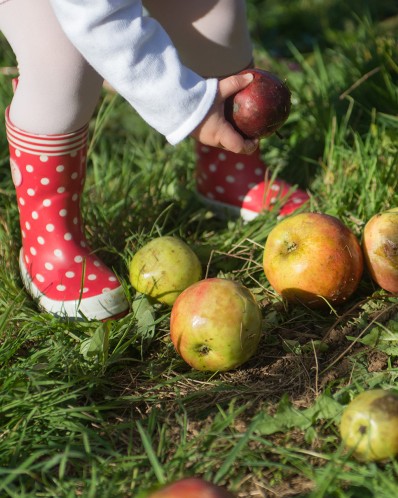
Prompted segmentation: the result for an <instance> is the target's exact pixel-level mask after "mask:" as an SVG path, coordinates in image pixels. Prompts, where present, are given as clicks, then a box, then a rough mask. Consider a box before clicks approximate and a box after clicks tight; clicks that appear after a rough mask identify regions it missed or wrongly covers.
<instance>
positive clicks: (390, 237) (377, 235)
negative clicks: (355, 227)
mask: <svg viewBox="0 0 398 498" xmlns="http://www.w3.org/2000/svg"><path fill="white" fill-rule="evenodd" d="M362 248H363V253H364V256H365V264H366V267H367V269H368V270H369V273H370V275H371V277H372V278H373V280H374V281H375V282H376V283H377V284H378V285H379V286H380V287H381V288H382V289H384V290H386V291H388V292H392V293H394V294H396V293H398V207H396V208H392V209H389V210H388V211H383V212H382V213H378V214H375V215H374V216H373V217H372V218H370V220H369V221H368V222H367V223H366V225H365V228H364V231H363V240H362Z"/></svg>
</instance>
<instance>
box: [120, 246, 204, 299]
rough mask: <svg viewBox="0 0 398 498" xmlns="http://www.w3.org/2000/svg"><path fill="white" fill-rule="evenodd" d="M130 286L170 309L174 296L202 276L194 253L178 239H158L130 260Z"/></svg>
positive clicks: (142, 248) (200, 267)
mask: <svg viewBox="0 0 398 498" xmlns="http://www.w3.org/2000/svg"><path fill="white" fill-rule="evenodd" d="M129 270H130V282H131V285H132V286H133V287H134V288H135V289H136V290H137V291H138V292H141V293H142V294H145V295H147V296H150V297H151V298H153V299H154V300H156V301H158V302H160V303H164V304H168V305H169V306H171V305H172V304H173V303H174V301H175V300H176V298H177V296H178V295H179V294H180V293H181V292H182V291H183V290H184V289H186V288H187V287H189V286H190V285H191V284H193V283H194V282H197V281H198V280H200V279H201V277H202V266H201V264H200V261H199V258H198V257H197V255H196V253H195V252H194V251H193V250H192V249H191V248H190V247H189V245H188V244H187V243H186V242H184V241H183V240H182V239H180V238H179V237H171V236H164V237H157V238H155V239H152V240H151V241H150V242H148V243H147V244H145V245H144V246H143V247H141V248H140V249H139V250H138V251H137V252H136V253H135V254H134V256H133V258H132V260H131V261H130V268H129Z"/></svg>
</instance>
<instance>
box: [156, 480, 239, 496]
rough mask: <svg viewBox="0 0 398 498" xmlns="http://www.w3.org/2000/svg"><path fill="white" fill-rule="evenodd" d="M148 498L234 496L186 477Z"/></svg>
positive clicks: (203, 481) (214, 486)
mask: <svg viewBox="0 0 398 498" xmlns="http://www.w3.org/2000/svg"><path fill="white" fill-rule="evenodd" d="M148 498H234V495H233V494H231V493H230V492H229V491H227V490H226V489H225V488H223V487H221V486H216V485H215V484H212V483H210V482H207V481H205V480H204V479H200V478H197V477H187V478H185V479H181V480H179V481H175V482H174V483H171V484H169V485H166V486H164V487H163V488H161V489H159V490H157V491H155V492H153V493H152V494H150V495H149V496H148Z"/></svg>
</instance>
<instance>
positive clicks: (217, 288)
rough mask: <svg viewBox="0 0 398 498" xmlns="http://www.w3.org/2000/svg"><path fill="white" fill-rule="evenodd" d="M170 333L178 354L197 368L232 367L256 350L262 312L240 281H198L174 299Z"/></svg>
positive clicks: (228, 368)
mask: <svg viewBox="0 0 398 498" xmlns="http://www.w3.org/2000/svg"><path fill="white" fill-rule="evenodd" d="M170 335H171V340H172V342H173V344H174V347H175V349H176V351H177V352H178V354H179V355H180V356H181V357H182V358H183V359H184V360H185V361H186V362H187V363H188V364H189V365H190V366H191V367H193V368H195V369H196V370H202V371H210V372H216V371H226V370H232V369H234V368H236V367H238V366H240V365H242V363H244V362H245V361H247V360H248V359H249V358H250V357H251V356H252V355H253V354H254V353H255V351H256V349H257V346H258V343H259V341H260V337H261V311H260V308H259V305H258V304H257V301H256V300H255V298H254V296H253V295H252V293H251V292H250V291H249V289H247V288H246V287H245V286H244V285H242V284H241V283H239V282H235V281H233V280H228V279H223V278H208V279H204V280H200V281H199V282H197V283H195V284H193V285H191V286H190V287H188V288H187V289H186V290H185V291H183V292H182V293H181V294H180V295H179V296H178V298H177V299H176V301H175V303H174V305H173V308H172V310H171V317H170Z"/></svg>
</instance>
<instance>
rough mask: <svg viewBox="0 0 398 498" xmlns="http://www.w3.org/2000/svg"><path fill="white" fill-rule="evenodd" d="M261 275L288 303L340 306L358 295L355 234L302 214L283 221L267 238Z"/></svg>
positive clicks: (333, 221)
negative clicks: (263, 274) (354, 295)
mask: <svg viewBox="0 0 398 498" xmlns="http://www.w3.org/2000/svg"><path fill="white" fill-rule="evenodd" d="M263 266H264V273H265V276H266V277H267V279H268V281H269V283H270V284H271V286H272V287H273V288H274V290H275V291H276V292H277V293H278V294H280V295H281V296H283V297H284V298H286V299H287V300H288V301H292V302H300V303H303V304H305V305H307V306H309V307H314V308H315V307H320V306H324V305H326V301H325V300H327V301H328V302H329V303H331V304H341V303H343V302H344V301H346V300H347V299H348V298H349V297H350V296H351V295H352V293H353V292H354V291H355V290H356V289H357V287H358V284H359V282H360V279H361V276H362V272H363V254H362V250H361V246H360V244H359V241H358V239H357V238H356V236H355V234H354V233H353V232H352V231H351V230H350V229H349V228H348V227H347V226H345V225H344V224H343V223H342V222H341V221H340V220H339V219H338V218H335V217H334V216H330V215H327V214H324V213H301V214H297V215H294V216H291V217H289V218H286V219H284V220H283V221H281V222H280V223H279V224H277V225H276V226H275V227H274V228H273V229H272V230H271V232H270V233H269V235H268V238H267V241H266V243H265V247H264V255H263Z"/></svg>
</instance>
